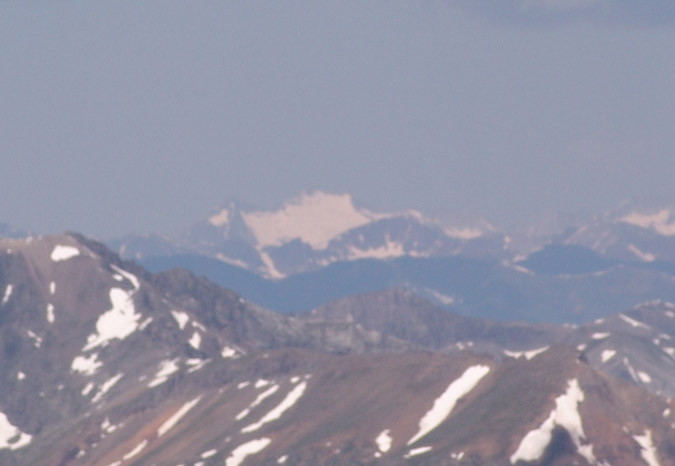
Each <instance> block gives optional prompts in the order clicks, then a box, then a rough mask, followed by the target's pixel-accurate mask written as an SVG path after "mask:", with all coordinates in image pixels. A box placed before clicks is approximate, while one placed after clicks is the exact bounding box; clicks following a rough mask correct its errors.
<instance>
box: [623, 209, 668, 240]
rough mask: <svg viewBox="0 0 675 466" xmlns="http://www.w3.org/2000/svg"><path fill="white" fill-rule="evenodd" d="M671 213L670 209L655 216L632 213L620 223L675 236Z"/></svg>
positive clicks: (662, 210)
mask: <svg viewBox="0 0 675 466" xmlns="http://www.w3.org/2000/svg"><path fill="white" fill-rule="evenodd" d="M670 219H671V213H670V210H668V209H661V210H660V211H658V212H657V213H655V214H641V213H639V212H631V213H630V214H628V215H626V216H624V217H622V218H620V219H619V221H620V222H623V223H628V224H630V225H635V226H638V227H640V228H651V229H652V230H654V231H656V232H657V233H658V234H660V235H663V236H675V222H672V223H671V222H670Z"/></svg>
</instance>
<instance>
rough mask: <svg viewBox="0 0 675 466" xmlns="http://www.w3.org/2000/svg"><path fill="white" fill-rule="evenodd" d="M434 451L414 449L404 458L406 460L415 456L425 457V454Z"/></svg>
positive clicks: (429, 448)
mask: <svg viewBox="0 0 675 466" xmlns="http://www.w3.org/2000/svg"><path fill="white" fill-rule="evenodd" d="M431 450H432V447H419V448H412V449H411V450H409V451H408V453H406V454H405V456H403V457H404V458H412V457H413V456H417V455H423V454H424V453H428V452H430V451H431Z"/></svg>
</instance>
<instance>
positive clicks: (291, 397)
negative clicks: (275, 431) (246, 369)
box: [241, 382, 307, 434]
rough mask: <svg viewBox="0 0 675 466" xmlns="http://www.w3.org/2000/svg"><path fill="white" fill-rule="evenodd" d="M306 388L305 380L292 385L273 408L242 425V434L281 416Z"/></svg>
mask: <svg viewBox="0 0 675 466" xmlns="http://www.w3.org/2000/svg"><path fill="white" fill-rule="evenodd" d="M306 388H307V382H302V383H299V384H298V385H296V386H295V387H293V390H291V391H290V392H289V393H288V395H286V397H285V398H284V399H283V400H282V401H281V403H279V404H278V405H277V406H276V407H275V408H273V409H272V410H271V411H270V412H268V413H267V414H265V415H264V416H263V417H262V418H261V419H260V420H259V421H258V422H256V423H253V424H251V425H249V426H247V427H244V428H243V429H241V432H242V433H243V434H246V433H248V432H253V431H256V430H258V429H260V428H261V427H262V426H264V425H265V424H268V423H270V422H272V421H276V420H277V419H279V418H281V416H282V415H283V414H284V413H285V412H286V411H288V410H289V409H290V408H292V407H293V405H295V403H297V401H298V400H299V399H300V398H301V397H302V395H303V394H304V393H305V389H306Z"/></svg>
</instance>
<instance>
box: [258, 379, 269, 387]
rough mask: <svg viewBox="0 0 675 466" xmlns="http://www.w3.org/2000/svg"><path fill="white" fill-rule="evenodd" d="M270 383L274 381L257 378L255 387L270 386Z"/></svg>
mask: <svg viewBox="0 0 675 466" xmlns="http://www.w3.org/2000/svg"><path fill="white" fill-rule="evenodd" d="M270 383H272V382H270V381H269V380H265V379H258V380H256V382H255V385H254V387H255V388H262V387H266V386H268V385H269V384H270Z"/></svg>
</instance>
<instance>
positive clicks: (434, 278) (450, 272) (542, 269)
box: [108, 191, 675, 323]
mask: <svg viewBox="0 0 675 466" xmlns="http://www.w3.org/2000/svg"><path fill="white" fill-rule="evenodd" d="M671 212H675V210H670V209H669V208H667V207H644V206H639V205H637V204H630V205H629V204H625V205H623V206H622V207H621V208H619V209H617V210H615V211H613V212H610V213H608V214H605V215H602V216H597V217H593V218H591V219H589V220H580V219H574V218H572V217H567V218H565V217H559V218H557V219H554V220H550V221H549V222H548V224H549V227H550V226H551V225H554V226H555V228H554V229H553V230H551V229H550V228H548V229H542V228H540V229H538V230H536V229H533V230H530V231H529V232H524V233H523V232H521V233H517V234H516V233H507V232H500V231H498V230H497V229H496V228H494V227H493V226H491V225H489V224H488V223H487V222H483V223H482V224H481V225H480V226H474V227H471V228H457V227H455V228H449V227H443V226H441V224H440V222H438V221H435V220H432V219H429V218H426V217H424V216H423V215H421V214H420V213H418V212H415V211H407V212H398V213H396V212H394V213H373V212H371V211H369V210H367V209H363V208H360V207H356V206H355V205H354V203H353V201H352V199H351V197H350V196H349V195H346V194H343V195H336V194H327V193H323V192H320V191H317V192H313V193H309V194H307V193H305V194H302V195H300V196H299V197H297V198H295V199H293V200H290V201H287V202H285V203H284V204H283V206H282V208H280V209H279V210H273V211H261V210H255V209H244V208H241V207H239V206H238V204H236V203H234V202H231V203H228V204H227V205H226V206H225V207H224V208H223V209H221V210H217V211H216V212H214V214H213V215H212V216H210V217H209V218H207V219H205V220H203V221H201V222H199V223H197V224H196V225H194V226H193V227H191V228H189V229H188V231H187V232H186V233H184V234H183V235H180V236H179V237H178V238H175V239H168V238H162V237H159V236H153V235H148V236H138V235H132V236H128V237H125V238H121V239H117V240H113V241H110V242H108V244H109V246H110V247H111V248H113V249H114V250H116V251H118V252H119V253H120V254H121V255H122V256H123V257H125V258H129V259H133V260H135V261H137V262H138V263H140V264H142V265H144V266H145V267H147V268H148V269H149V270H151V271H154V272H158V271H162V270H168V269H171V268H185V269H188V270H190V271H192V272H193V273H195V274H197V275H203V276H206V277H208V278H209V279H210V280H212V281H214V282H215V283H218V284H220V285H221V286H225V287H230V288H233V289H235V290H237V291H238V292H239V293H241V294H242V295H243V296H245V297H246V298H247V299H249V300H251V301H253V302H256V303H257V304H260V305H262V306H265V307H269V308H274V309H276V310H280V311H284V312H298V311H306V310H309V309H312V308H315V307H317V306H319V305H321V304H323V303H325V302H326V301H329V300H332V299H337V298H340V297H344V296H349V295H352V294H354V293H361V292H369V291H376V290H382V289H387V288H391V287H404V288H407V289H409V290H411V291H413V292H415V293H418V294H420V295H423V296H425V297H426V298H428V299H430V300H432V301H434V302H435V303H437V304H439V305H442V306H444V307H445V308H447V309H449V310H453V311H456V312H458V313H461V314H465V315H473V316H479V317H485V318H492V319H500V320H513V319H519V320H526V321H532V322H560V323H562V322H576V323H582V322H589V321H592V320H593V319H596V318H600V317H603V316H606V315H609V314H611V313H614V312H616V310H617V309H627V308H630V307H632V306H635V305H637V304H639V303H642V302H645V301H649V300H653V299H662V300H665V301H675V289H674V288H673V287H672V285H671V284H672V280H673V276H675V215H674V214H673V213H671ZM565 222H573V223H570V224H567V223H565ZM546 230H548V231H547V232H546V233H545V234H544V233H543V232H544V231H546Z"/></svg>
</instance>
